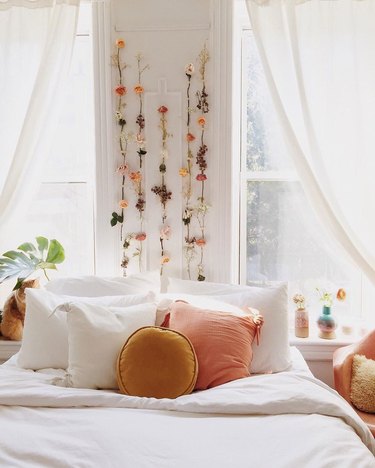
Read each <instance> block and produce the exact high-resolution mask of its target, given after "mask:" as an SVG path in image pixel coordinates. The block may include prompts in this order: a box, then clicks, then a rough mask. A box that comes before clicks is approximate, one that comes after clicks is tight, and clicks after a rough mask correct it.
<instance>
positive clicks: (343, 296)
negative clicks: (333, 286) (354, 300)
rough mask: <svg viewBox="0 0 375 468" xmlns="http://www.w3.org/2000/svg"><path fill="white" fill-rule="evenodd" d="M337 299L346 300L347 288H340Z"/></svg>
mask: <svg viewBox="0 0 375 468" xmlns="http://www.w3.org/2000/svg"><path fill="white" fill-rule="evenodd" d="M336 299H337V300H338V301H345V299H346V291H345V289H343V288H340V289H339V290H338V291H337V294H336Z"/></svg>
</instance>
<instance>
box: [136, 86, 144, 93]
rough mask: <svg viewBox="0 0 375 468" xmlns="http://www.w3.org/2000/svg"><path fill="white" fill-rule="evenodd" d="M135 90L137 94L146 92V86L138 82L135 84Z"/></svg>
mask: <svg viewBox="0 0 375 468" xmlns="http://www.w3.org/2000/svg"><path fill="white" fill-rule="evenodd" d="M134 92H135V94H142V93H143V92H144V87H143V86H141V85H140V84H138V85H136V86H134Z"/></svg>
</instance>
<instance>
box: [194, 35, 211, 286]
mask: <svg viewBox="0 0 375 468" xmlns="http://www.w3.org/2000/svg"><path fill="white" fill-rule="evenodd" d="M209 59H210V56H209V53H208V50H207V47H206V44H205V45H204V47H203V49H202V50H201V52H200V54H199V56H198V61H199V74H200V79H201V82H202V89H201V91H197V93H196V96H197V101H198V103H197V109H198V110H199V111H200V112H202V115H201V116H200V117H198V125H199V126H200V128H201V136H200V146H199V149H198V152H197V158H196V164H197V166H198V169H199V173H198V174H197V176H196V180H197V181H198V182H199V184H200V196H199V197H198V204H197V206H196V208H195V216H196V218H197V221H198V225H199V229H200V238H198V239H196V241H195V244H196V245H197V247H198V248H199V249H200V259H199V263H198V267H197V268H198V276H197V280H198V281H204V280H205V279H206V277H205V275H204V265H203V260H204V247H205V245H206V238H205V237H206V236H205V234H206V232H205V229H206V226H205V221H206V214H207V211H208V209H209V206H208V205H207V203H206V198H205V192H204V188H205V181H206V180H207V176H206V169H207V160H206V155H207V152H208V147H207V145H206V143H205V130H206V123H207V122H206V118H205V117H204V114H208V112H209V105H208V100H207V98H208V94H207V91H206V65H207V62H208V61H209Z"/></svg>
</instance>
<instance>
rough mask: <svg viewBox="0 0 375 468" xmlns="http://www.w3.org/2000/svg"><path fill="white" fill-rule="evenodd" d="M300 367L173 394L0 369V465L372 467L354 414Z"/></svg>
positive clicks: (368, 442) (370, 449) (369, 443)
mask: <svg viewBox="0 0 375 468" xmlns="http://www.w3.org/2000/svg"><path fill="white" fill-rule="evenodd" d="M294 356H295V359H294V362H296V364H295V365H294V369H292V370H291V371H287V372H282V373H279V374H273V375H259V376H252V377H249V378H246V379H241V380H237V381H234V382H231V383H228V384H225V385H222V386H220V387H217V388H213V389H210V390H206V391H203V392H197V393H193V394H192V395H187V396H183V397H180V398H178V399H176V400H168V399H165V400H155V399H147V398H134V397H127V396H124V395H120V394H117V393H115V392H110V391H99V390H84V389H73V388H63V387H59V386H56V385H54V383H56V382H57V380H58V379H59V378H60V377H63V375H64V372H63V371H50V372H31V371H26V370H21V369H18V368H16V367H15V366H12V365H11V363H8V365H4V366H1V367H0V404H1V405H2V406H1V407H0V427H1V428H2V430H1V437H0V447H1V450H0V467H48V468H54V467H74V468H75V467H98V468H104V467H119V468H120V467H121V468H122V467H125V468H127V467H129V468H143V467H150V468H159V467H160V468H164V467H168V468H184V467H193V466H194V467H205V468H209V467H215V468H216V467H235V468H236V467H256V468H258V467H260V468H262V467H264V468H269V467H273V468H274V467H276V468H279V467H285V468H309V467H311V468H321V467H327V468H328V467H330V468H336V467H337V468H354V467H355V468H362V467H363V468H365V467H366V468H367V467H374V466H375V461H374V456H373V454H374V453H375V445H374V441H373V438H372V436H371V434H370V432H369V431H368V430H367V428H366V426H365V425H364V424H363V423H362V422H361V420H360V419H359V418H358V416H357V415H356V413H355V412H354V411H353V410H352V409H351V408H350V407H349V405H347V404H346V402H344V400H342V399H341V398H340V397H338V396H337V394H336V392H334V391H333V390H331V389H330V388H329V387H327V386H326V385H325V384H323V383H321V382H319V381H317V380H315V379H314V378H313V377H312V375H311V373H310V372H309V371H308V370H306V365H305V363H304V362H303V360H301V358H299V359H296V356H297V357H298V354H296V352H295V351H294Z"/></svg>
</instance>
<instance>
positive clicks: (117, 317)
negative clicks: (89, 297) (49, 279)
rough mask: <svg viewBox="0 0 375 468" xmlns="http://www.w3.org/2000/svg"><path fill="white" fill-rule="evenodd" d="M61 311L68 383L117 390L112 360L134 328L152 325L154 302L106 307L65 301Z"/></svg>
mask: <svg viewBox="0 0 375 468" xmlns="http://www.w3.org/2000/svg"><path fill="white" fill-rule="evenodd" d="M63 310H65V311H66V312H67V319H68V341H69V366H68V385H69V386H71V387H75V388H108V389H117V388H118V385H117V378H116V361H117V357H118V355H119V352H120V350H121V347H122V346H123V345H124V344H125V342H126V340H127V339H128V338H129V336H130V335H131V334H132V333H134V332H135V331H136V330H138V329H139V328H142V327H147V326H153V325H154V324H155V314H156V305H155V304H139V305H135V306H131V307H125V308H117V307H116V308H115V307H112V308H106V307H101V306H97V305H93V304H83V303H69V304H64V305H62V306H60V307H59V309H58V311H59V312H62V311H63Z"/></svg>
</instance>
